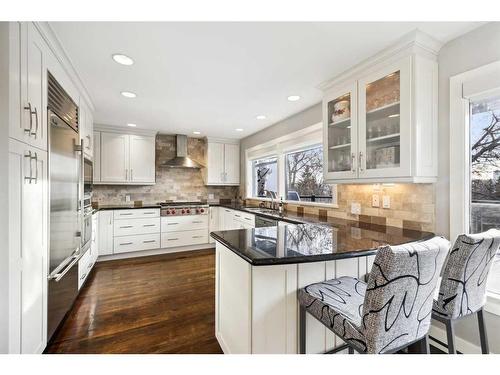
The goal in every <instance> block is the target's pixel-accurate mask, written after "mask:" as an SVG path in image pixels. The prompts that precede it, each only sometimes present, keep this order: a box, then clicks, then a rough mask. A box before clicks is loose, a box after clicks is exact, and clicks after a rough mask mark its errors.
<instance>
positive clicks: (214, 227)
mask: <svg viewBox="0 0 500 375" xmlns="http://www.w3.org/2000/svg"><path fill="white" fill-rule="evenodd" d="M220 210H221V208H220V207H210V209H209V215H208V216H209V219H208V230H209V236H208V241H209V242H210V243H215V240H214V239H213V238H212V237H210V232H216V231H219V230H220V229H219V228H220V220H219V216H220Z"/></svg>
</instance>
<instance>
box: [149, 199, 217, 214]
mask: <svg viewBox="0 0 500 375" xmlns="http://www.w3.org/2000/svg"><path fill="white" fill-rule="evenodd" d="M158 204H159V205H160V206H161V210H160V214H161V216H181V215H206V214H207V213H208V204H207V203H204V202H179V201H178V202H158Z"/></svg>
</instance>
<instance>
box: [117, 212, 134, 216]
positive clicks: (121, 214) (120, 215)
mask: <svg viewBox="0 0 500 375" xmlns="http://www.w3.org/2000/svg"><path fill="white" fill-rule="evenodd" d="M129 215H132V213H131V212H129V213H127V214H120V216H129Z"/></svg>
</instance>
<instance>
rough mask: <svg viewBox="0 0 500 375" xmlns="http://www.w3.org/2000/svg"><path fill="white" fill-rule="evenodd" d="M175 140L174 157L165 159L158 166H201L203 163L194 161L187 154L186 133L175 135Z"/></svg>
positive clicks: (197, 167) (196, 167)
mask: <svg viewBox="0 0 500 375" xmlns="http://www.w3.org/2000/svg"><path fill="white" fill-rule="evenodd" d="M176 142H177V152H176V157H175V158H173V159H170V160H168V161H166V162H165V163H163V164H161V165H160V166H161V167H163V168H195V169H199V168H203V165H201V164H199V163H197V162H195V161H194V160H192V159H190V158H189V157H188V155H187V142H188V138H187V135H182V134H177V135H176Z"/></svg>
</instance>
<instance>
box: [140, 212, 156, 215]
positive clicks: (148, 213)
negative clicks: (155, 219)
mask: <svg viewBox="0 0 500 375" xmlns="http://www.w3.org/2000/svg"><path fill="white" fill-rule="evenodd" d="M143 214H144V215H154V214H155V212H143Z"/></svg>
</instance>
